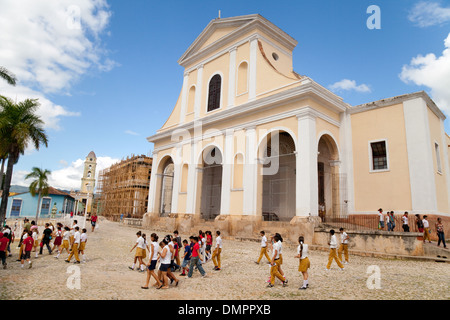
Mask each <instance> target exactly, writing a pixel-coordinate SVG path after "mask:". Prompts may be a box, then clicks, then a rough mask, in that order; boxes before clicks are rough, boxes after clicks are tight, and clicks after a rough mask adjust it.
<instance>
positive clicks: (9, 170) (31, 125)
mask: <svg viewBox="0 0 450 320" xmlns="http://www.w3.org/2000/svg"><path fill="white" fill-rule="evenodd" d="M39 105H40V104H39V102H38V99H26V100H24V101H21V102H18V103H15V102H14V101H13V100H11V99H9V98H6V97H3V96H0V154H1V153H6V154H7V155H8V165H7V167H6V176H5V183H4V189H3V194H2V202H1V204H0V223H3V222H4V221H5V218H6V207H7V205H8V195H9V189H10V187H11V179H12V174H13V167H14V165H15V164H16V163H17V162H18V161H19V157H20V155H23V154H24V153H25V150H26V148H27V147H28V146H29V144H30V143H31V144H32V145H33V146H34V147H35V148H36V150H39V147H40V146H41V145H44V146H46V147H47V146H48V138H47V135H46V134H45V131H44V128H43V125H44V122H43V121H42V120H41V119H40V117H39V116H38V115H36V110H37V108H38V107H39Z"/></svg>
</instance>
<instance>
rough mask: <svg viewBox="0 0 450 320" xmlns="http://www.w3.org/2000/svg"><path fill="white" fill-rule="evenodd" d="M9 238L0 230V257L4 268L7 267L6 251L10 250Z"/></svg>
mask: <svg viewBox="0 0 450 320" xmlns="http://www.w3.org/2000/svg"><path fill="white" fill-rule="evenodd" d="M8 244H9V239H8V238H7V237H5V236H4V234H3V233H2V232H0V259H1V260H2V265H3V269H6V268H7V263H6V251H7V250H8Z"/></svg>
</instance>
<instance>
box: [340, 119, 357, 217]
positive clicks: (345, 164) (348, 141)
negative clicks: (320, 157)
mask: <svg viewBox="0 0 450 320" xmlns="http://www.w3.org/2000/svg"><path fill="white" fill-rule="evenodd" d="M339 133H340V139H339V140H340V141H341V154H340V157H341V162H342V166H341V170H342V171H343V173H345V174H347V185H346V186H344V188H347V199H343V198H342V199H341V201H347V210H348V212H349V213H350V212H354V211H355V191H354V190H355V189H354V182H353V140H352V120H351V115H350V114H348V113H347V112H343V113H342V114H341V127H340V130H339ZM341 190H342V189H341ZM341 203H344V202H341Z"/></svg>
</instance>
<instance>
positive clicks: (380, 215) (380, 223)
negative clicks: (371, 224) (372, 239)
mask: <svg viewBox="0 0 450 320" xmlns="http://www.w3.org/2000/svg"><path fill="white" fill-rule="evenodd" d="M378 218H379V221H378V230H383V229H384V216H383V209H381V208H380V209H378Z"/></svg>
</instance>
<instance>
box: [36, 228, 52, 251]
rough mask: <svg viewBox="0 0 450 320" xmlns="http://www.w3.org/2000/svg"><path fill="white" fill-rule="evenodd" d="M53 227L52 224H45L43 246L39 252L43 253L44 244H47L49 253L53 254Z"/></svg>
mask: <svg viewBox="0 0 450 320" xmlns="http://www.w3.org/2000/svg"><path fill="white" fill-rule="evenodd" d="M52 233H53V231H52V229H50V225H49V224H48V223H46V224H45V230H44V232H43V235H44V236H43V238H42V244H43V245H42V246H41V249H40V250H39V254H42V249H44V245H46V246H47V249H48V253H49V254H52V248H51V247H50V240H52Z"/></svg>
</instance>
